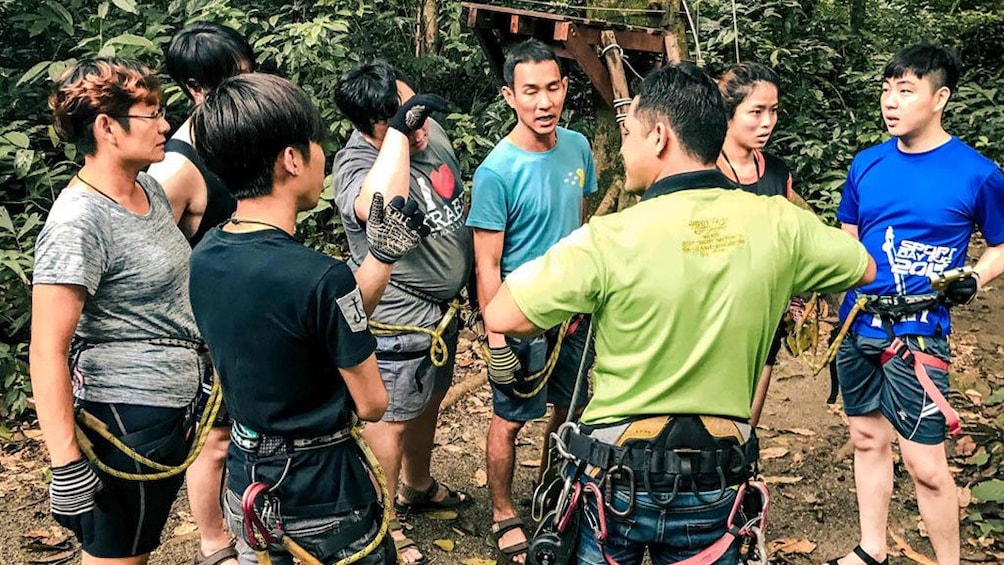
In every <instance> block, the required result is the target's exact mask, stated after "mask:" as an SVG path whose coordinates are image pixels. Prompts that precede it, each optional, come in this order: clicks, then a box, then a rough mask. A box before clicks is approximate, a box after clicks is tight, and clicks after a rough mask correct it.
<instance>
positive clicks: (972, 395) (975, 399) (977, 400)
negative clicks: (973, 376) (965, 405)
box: [966, 388, 983, 406]
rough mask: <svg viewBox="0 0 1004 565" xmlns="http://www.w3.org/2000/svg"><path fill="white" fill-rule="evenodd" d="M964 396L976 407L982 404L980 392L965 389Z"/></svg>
mask: <svg viewBox="0 0 1004 565" xmlns="http://www.w3.org/2000/svg"><path fill="white" fill-rule="evenodd" d="M966 396H967V397H969V401H970V402H972V403H973V404H975V405H976V406H979V405H981V404H983V395H982V394H980V391H978V390H974V389H971V388H970V389H966Z"/></svg>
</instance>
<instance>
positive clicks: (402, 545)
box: [387, 520, 429, 565]
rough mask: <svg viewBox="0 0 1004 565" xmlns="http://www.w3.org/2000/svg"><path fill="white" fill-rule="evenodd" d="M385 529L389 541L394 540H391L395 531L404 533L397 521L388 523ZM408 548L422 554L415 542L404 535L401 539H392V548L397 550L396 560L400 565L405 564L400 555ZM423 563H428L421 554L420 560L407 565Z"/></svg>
mask: <svg viewBox="0 0 1004 565" xmlns="http://www.w3.org/2000/svg"><path fill="white" fill-rule="evenodd" d="M387 528H388V530H390V535H391V539H394V538H393V534H394V532H397V531H400V532H404V526H402V525H401V522H399V521H397V520H391V521H390V522H388V523H387ZM409 547H414V548H415V549H417V550H418V551H419V553H422V549H421V548H420V547H418V544H417V543H415V540H413V539H411V538H410V537H408V535H407V534H405V536H404V537H403V538H401V539H394V548H395V549H396V550H397V559H398V561H399V562H400V563H405V560H404V558H403V557H401V554H402V553H404V551H405V550H407V549H408V548H409ZM425 563H429V559H427V558H426V556H425V553H422V558H421V559H419V560H418V561H412V562H411V563H408V564H407V565H422V564H425Z"/></svg>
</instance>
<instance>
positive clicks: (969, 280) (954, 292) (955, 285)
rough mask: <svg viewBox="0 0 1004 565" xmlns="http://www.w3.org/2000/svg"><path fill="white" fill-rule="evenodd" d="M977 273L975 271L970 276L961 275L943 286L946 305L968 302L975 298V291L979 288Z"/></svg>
mask: <svg viewBox="0 0 1004 565" xmlns="http://www.w3.org/2000/svg"><path fill="white" fill-rule="evenodd" d="M978 277H979V275H976V274H975V273H974V274H973V276H970V277H962V278H961V279H958V280H954V281H952V282H950V283H948V284H947V285H946V286H945V291H944V297H945V304H946V305H947V306H959V305H961V304H969V303H970V302H972V301H973V299H974V298H976V291H977V290H979V287H980V281H979V278H978Z"/></svg>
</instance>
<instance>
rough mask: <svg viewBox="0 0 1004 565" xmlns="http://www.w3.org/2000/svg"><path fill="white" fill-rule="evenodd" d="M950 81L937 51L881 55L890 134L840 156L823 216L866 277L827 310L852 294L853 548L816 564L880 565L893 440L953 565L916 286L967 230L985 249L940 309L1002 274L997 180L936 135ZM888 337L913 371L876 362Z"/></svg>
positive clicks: (953, 533) (848, 369) (921, 287)
mask: <svg viewBox="0 0 1004 565" xmlns="http://www.w3.org/2000/svg"><path fill="white" fill-rule="evenodd" d="M958 77H959V63H958V60H957V58H956V56H955V55H954V54H953V53H952V52H950V51H948V50H946V49H943V48H939V47H934V46H931V45H916V46H913V47H909V48H906V49H904V50H902V51H900V52H899V53H897V54H896V55H895V56H894V57H893V59H892V60H891V61H890V62H889V64H888V65H886V67H885V72H884V82H883V85H882V98H881V105H882V117H883V119H884V120H885V123H886V128H887V129H888V131H889V133H890V134H892V135H893V138H892V139H890V140H889V141H887V142H885V143H882V144H880V145H877V146H875V147H871V148H869V149H866V150H864V151H862V152H861V153H859V154H858V155H857V156H856V157H855V158H854V162H853V163H852V164H851V169H850V172H849V173H848V175H847V184H846V185H845V187H844V193H843V198H842V200H841V202H840V209H839V211H838V212H837V219H839V220H840V221H841V222H842V224H843V228H844V229H845V230H846V231H848V232H850V233H851V234H853V235H854V236H855V237H857V238H859V239H860V240H861V242H862V243H863V244H864V245H865V248H867V249H868V251H869V253H870V254H871V255H872V257H873V258H874V259H875V262H876V263H877V265H878V275H877V276H876V278H875V281H874V282H872V283H871V284H869V285H866V286H863V287H861V288H859V289H857V291H856V292H849V293H848V295H847V297H846V299H845V301H844V304H843V307H842V308H841V317H842V318H846V317H847V316H848V315H849V314H850V311H851V309H852V307H853V305H854V303H855V302H856V301H857V300H858V298H859V297H862V296H863V297H865V298H866V299H867V300H868V305H867V306H865V309H864V311H862V312H861V313H860V314H858V316H857V318H856V319H855V320H854V322H853V325H852V327H851V332H850V333H849V334H848V335H847V339H845V340H844V342H843V343H842V344H841V347H840V350H839V353H838V356H837V370H838V371H837V372H838V376H839V379H840V390H841V393H842V394H843V398H844V410H845V412H846V413H847V415H848V416H849V421H850V431H851V439H852V441H853V442H854V450H855V453H854V476H855V486H856V487H857V497H858V507H859V515H860V520H861V542H860V545H859V546H858V547H856V548H855V549H854V551H853V552H852V553H850V554H848V555H847V556H845V557H843V558H841V559H839V560H833V561H830V563H837V564H839V565H857V564H865V565H872V564H874V563H886V562H887V561H888V558H887V557H886V519H887V516H888V510H889V500H890V497H891V495H892V487H893V474H892V466H893V456H892V446H891V443H892V440H893V439H898V440H899V445H900V451H901V452H902V456H903V461H904V463H905V464H906V468H907V470H908V471H909V472H910V475H911V477H912V478H913V481H914V484H915V485H916V489H917V505H918V506H919V508H920V513H921V516H922V517H923V519H924V524H925V525H926V526H927V531H928V534H929V536H930V540H931V545H932V546H933V547H934V551H935V554H936V555H937V561H938V563H940V564H942V565H951V564H957V563H958V562H959V523H958V504H957V495H956V490H955V483H954V481H953V479H952V475H951V472H950V471H949V468H948V462H947V460H946V457H945V447H944V445H943V442H944V436H945V424H946V416H948V417H951V416H954V413H953V412H952V411H951V409H950V408H949V407H948V406H947V403H945V402H942V399H941V398H938V395H937V394H933V391H934V388H935V387H936V389H937V390H938V391H940V396H947V394H948V389H949V383H948V371H947V368H948V365H947V363H948V361H949V351H948V334H949V332H950V331H951V324H950V316H949V313H948V309H947V308H946V306H945V304H944V301H943V300H942V301H937V300H934V299H933V297H934V291H933V289H932V287H931V283H930V279H929V278H928V277H929V275H932V274H938V273H942V272H944V271H947V270H949V269H956V268H959V267H962V266H963V265H964V264H965V262H966V250H967V248H968V246H969V239H970V236H971V235H972V232H973V225H974V224H976V225H978V226H979V227H980V229H981V230H982V232H983V236H984V237H985V238H986V240H987V245H988V247H987V250H986V251H985V252H984V253H983V255H982V256H981V257H980V259H979V261H978V262H977V263H976V265H975V267H974V270H975V277H974V278H969V279H963V280H961V281H959V282H957V283H954V285H953V286H952V287H951V288H949V290H948V292H947V294H948V295H949V298H950V299H952V300H951V301H950V302H949V304H952V303H965V302H967V301H968V300H971V299H972V298H973V297H974V296H975V294H976V292H977V291H978V289H979V288H980V287H982V286H983V285H986V284H987V283H988V282H990V281H991V280H993V279H994V278H996V277H997V276H998V275H1000V274H1001V272H1002V270H1004V175H1002V174H1001V170H1000V168H999V167H998V166H997V165H995V164H994V163H993V162H992V161H990V160H988V159H987V158H985V157H983V156H981V155H980V154H979V153H977V152H976V151H975V150H974V149H972V148H971V147H969V146H968V145H966V144H965V143H963V142H962V141H960V140H959V139H958V138H955V137H952V136H951V135H949V134H948V133H946V132H945V130H944V128H943V127H942V123H941V120H942V115H943V113H944V109H945V106H946V105H947V104H948V101H949V97H950V96H951V94H952V92H954V91H955V87H956V83H957V82H958ZM974 279H975V280H974ZM879 297H881V298H879ZM905 297H908V298H905ZM911 304H913V305H914V306H913V307H911ZM917 305H919V306H917ZM894 338H899V339H900V340H902V342H903V343H905V344H906V347H907V348H908V349H909V351H910V352H912V353H913V355H914V358H915V359H918V360H921V361H922V366H921V367H920V368H919V369H918V368H917V366H916V365H915V364H914V362H913V359H909V358H907V359H904V358H903V357H891V358H890V357H889V356H888V355H886V356H885V357H884V353H885V352H886V351H887V349H888V348H890V345H891V344H892V343H893V340H894ZM889 351H890V352H891V349H889ZM900 352H901V353H904V351H903V350H901V351H900ZM925 375H926V377H925ZM925 384H926V385H927V387H928V389H927V390H929V391H932V393H927V392H925V386H924V385H925ZM939 405H940V406H939ZM943 410H944V412H947V413H948V414H946V413H943Z"/></svg>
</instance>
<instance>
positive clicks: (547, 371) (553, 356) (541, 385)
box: [475, 318, 573, 398]
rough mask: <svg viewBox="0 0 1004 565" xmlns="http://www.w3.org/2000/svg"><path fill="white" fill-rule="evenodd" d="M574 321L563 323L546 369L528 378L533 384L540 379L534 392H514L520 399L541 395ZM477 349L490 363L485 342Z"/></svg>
mask: <svg viewBox="0 0 1004 565" xmlns="http://www.w3.org/2000/svg"><path fill="white" fill-rule="evenodd" d="M572 319H573V318H569V319H567V320H565V321H564V322H562V324H561V328H560V329H559V330H558V340H557V341H556V342H555V343H554V349H553V350H552V351H551V354H550V355H549V356H548V357H547V361H546V362H545V363H544V367H543V368H542V369H541V370H539V371H537V372H536V373H534V374H532V375H530V376H529V377H527V378H526V382H533V381H535V380H537V379H540V382H539V383H537V386H535V387H534V388H533V390H532V391H530V392H520V391H518V390H513V391H512V392H513V394H514V395H516V396H517V397H519V398H533V397H534V396H537V394H538V393H540V391H541V390H542V389H543V388H544V385H546V384H547V381H548V379H550V378H551V373H552V372H553V371H554V366H555V365H556V364H557V363H558V356H559V355H560V354H561V344H562V343H563V342H564V341H565V334H566V333H568V326H569V325H570V324H571V323H572ZM475 349H476V351H477V352H478V355H479V356H480V357H481V359H482V360H484V362H485V363H488V360H489V357H490V356H489V353H488V345H487V343H486V342H485V341H484V340H483V341H482V343H481V344H480V347H478V348H475Z"/></svg>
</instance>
